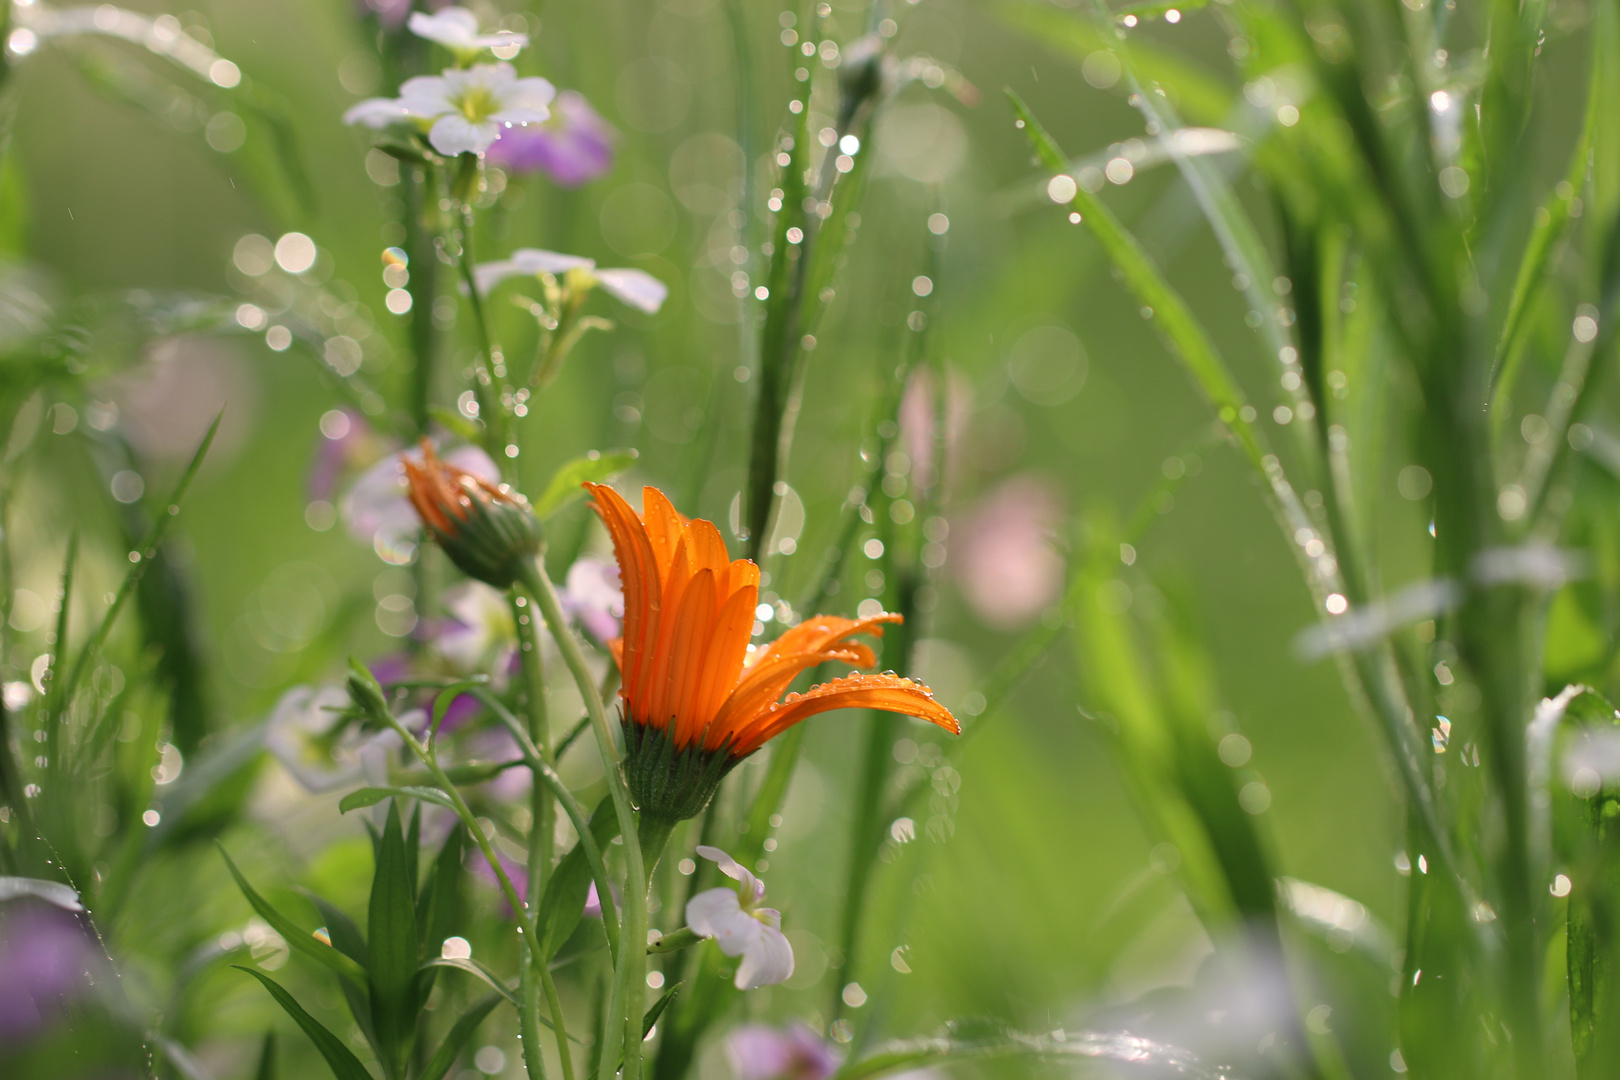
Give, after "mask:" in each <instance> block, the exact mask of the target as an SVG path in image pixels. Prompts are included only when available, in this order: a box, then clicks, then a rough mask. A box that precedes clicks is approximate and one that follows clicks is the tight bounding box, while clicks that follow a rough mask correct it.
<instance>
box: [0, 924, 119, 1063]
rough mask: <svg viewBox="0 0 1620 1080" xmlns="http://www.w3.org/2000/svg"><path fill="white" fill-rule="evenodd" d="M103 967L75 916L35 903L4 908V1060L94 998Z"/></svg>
mask: <svg viewBox="0 0 1620 1080" xmlns="http://www.w3.org/2000/svg"><path fill="white" fill-rule="evenodd" d="M104 967H105V962H104V960H103V958H102V954H101V951H100V950H99V949H98V948H97V947H96V943H95V940H94V939H93V938H92V937H91V936H90V933H89V931H88V930H87V929H86V927H85V925H84V924H83V923H81V922H80V921H79V919H78V918H76V917H75V916H74V915H73V914H72V913H70V912H68V911H66V910H64V909H63V908H61V907H59V906H56V905H52V904H45V903H39V902H36V901H31V900H29V901H22V902H19V903H14V904H8V905H6V907H5V908H4V909H0V1059H3V1058H5V1056H6V1054H5V1051H6V1049H7V1048H9V1047H16V1046H18V1045H19V1044H21V1043H22V1042H24V1041H26V1040H27V1039H28V1038H30V1037H31V1036H33V1035H35V1034H37V1033H38V1032H39V1031H40V1030H41V1029H43V1028H45V1027H46V1026H47V1025H48V1024H50V1023H51V1021H53V1020H54V1019H56V1018H57V1017H58V1016H59V1015H60V1014H61V1013H62V1012H64V1011H65V1010H66V1008H67V1007H68V1006H69V1005H70V1004H71V1003H72V1002H73V1001H75V1000H77V999H80V998H83V997H86V996H88V995H89V994H91V993H92V992H93V990H94V986H95V982H96V979H97V977H98V976H99V975H100V974H102V970H103V968H104Z"/></svg>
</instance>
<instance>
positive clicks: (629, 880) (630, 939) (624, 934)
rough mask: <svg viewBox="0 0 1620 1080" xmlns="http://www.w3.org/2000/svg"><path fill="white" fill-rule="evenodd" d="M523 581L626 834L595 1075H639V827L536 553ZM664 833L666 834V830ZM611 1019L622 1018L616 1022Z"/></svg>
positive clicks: (642, 961)
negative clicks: (587, 726) (577, 703)
mask: <svg viewBox="0 0 1620 1080" xmlns="http://www.w3.org/2000/svg"><path fill="white" fill-rule="evenodd" d="M523 587H524V589H525V591H527V592H528V593H529V596H530V597H531V598H532V599H533V600H534V602H535V603H536V604H538V605H539V606H540V612H541V614H542V615H544V616H545V620H546V626H547V627H548V628H549V629H550V630H551V636H552V638H553V639H555V640H556V642H557V648H558V649H559V650H560V651H561V652H562V655H563V662H564V663H565V664H567V665H568V671H569V673H570V674H571V675H573V677H574V682H575V683H576V684H577V685H578V686H579V694H580V697H582V698H584V699H585V710H586V712H588V713H589V714H590V717H591V726H592V728H593V729H594V730H595V732H596V748H597V751H598V752H599V753H600V754H601V755H602V771H603V773H605V774H606V776H607V781H608V791H609V792H610V793H611V795H612V796H613V809H614V812H615V813H616V814H617V815H618V818H619V834H620V836H622V837H623V838H624V862H625V869H624V914H623V922H622V923H621V924H620V928H619V940H620V941H621V942H623V947H622V948H621V949H619V957H618V963H617V964H615V965H614V970H613V990H612V996H611V998H610V1004H609V1009H608V1014H607V1018H606V1020H605V1022H604V1024H603V1029H604V1030H603V1032H602V1052H601V1057H600V1058H599V1059H598V1060H599V1062H600V1065H599V1071H598V1073H597V1076H598V1077H599V1080H614V1078H615V1076H619V1075H622V1076H623V1078H624V1080H640V1077H641V1046H642V1042H641V1020H642V1012H643V1009H644V1007H645V1002H646V996H647V991H646V985H647V950H646V949H642V948H637V947H636V945H637V943H638V942H643V941H645V940H646V939H647V870H648V868H647V866H646V865H645V864H644V863H643V862H642V853H641V841H640V837H639V829H638V828H637V826H636V815H635V811H634V810H633V809H632V808H631V805H630V789H629V786H628V785H627V784H626V783H625V779H624V770H623V769H622V768H621V767H620V760H621V759H620V755H619V748H618V744H617V743H615V742H614V739H613V727H612V725H611V724H610V723H609V722H608V715H607V707H606V706H605V705H603V704H602V695H601V694H600V693H598V692H597V689H596V680H595V679H594V678H593V677H592V675H591V670H590V668H589V667H588V666H587V665H586V663H585V654H584V653H583V652H582V651H580V647H579V641H578V639H577V638H575V636H574V634H573V631H572V630H571V629H570V628H569V626H568V620H567V618H565V617H564V616H563V611H562V604H561V603H559V602H558V600H557V590H556V588H555V587H554V586H553V585H552V584H551V578H550V577H548V576H547V574H546V568H545V565H544V564H543V562H542V561H541V560H539V559H534V560H532V561H526V562H525V563H524V573H523ZM665 838H666V839H667V838H668V834H667V833H666V834H665ZM615 1021H622V1024H621V1023H616V1022H615ZM621 1050H622V1051H623V1054H624V1070H623V1072H622V1073H620V1072H619V1070H618V1068H617V1064H618V1061H619V1055H620V1051H621Z"/></svg>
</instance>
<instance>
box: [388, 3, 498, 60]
mask: <svg viewBox="0 0 1620 1080" xmlns="http://www.w3.org/2000/svg"><path fill="white" fill-rule="evenodd" d="M405 25H406V27H407V29H409V30H410V32H411V33H413V34H415V35H416V36H417V37H420V38H427V39H428V40H429V41H431V42H434V43H435V44H438V45H443V46H444V47H445V48H447V49H449V50H450V51H451V52H453V53H455V54H456V56H457V58H458V59H462V60H470V59H472V58H473V57H474V56H477V55H478V54H479V53H481V52H483V51H484V50H485V49H495V50H496V55H497V56H500V57H502V58H510V57H513V56H516V55H517V54H518V50H520V49H522V48H523V46H525V45H527V44H528V43H529V35H528V34H515V33H513V32H512V31H510V30H497V31H496V32H495V33H493V34H480V33H479V32H478V16H476V15H474V14H473V13H472V12H470V11H468V10H467V9H466V8H464V7H447V8H445V9H444V10H442V11H437V12H435V13H433V14H432V15H429V14H428V13H427V12H425V11H413V12H412V13H411V17H410V20H409V21H408V22H407V23H406V24H405Z"/></svg>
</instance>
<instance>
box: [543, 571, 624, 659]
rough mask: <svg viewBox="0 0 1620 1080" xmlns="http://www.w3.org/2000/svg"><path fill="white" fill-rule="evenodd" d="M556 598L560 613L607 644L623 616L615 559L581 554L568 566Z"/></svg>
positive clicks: (613, 635)
mask: <svg viewBox="0 0 1620 1080" xmlns="http://www.w3.org/2000/svg"><path fill="white" fill-rule="evenodd" d="M558 599H560V600H561V601H562V608H563V613H564V614H566V615H567V616H568V617H569V618H570V619H572V620H574V621H575V622H576V623H578V624H579V625H580V627H581V628H583V629H584V631H585V632H586V633H588V634H590V635H591V637H593V638H595V639H596V640H597V641H599V642H602V643H603V644H606V643H607V642H609V641H612V640H613V639H614V638H616V637H618V636H619V620H620V619H623V618H624V592H623V590H622V589H621V587H620V585H619V567H618V564H617V563H611V562H608V561H607V560H605V559H597V558H593V557H592V556H590V555H583V556H581V557H580V558H579V559H577V560H576V561H575V562H574V565H573V566H570V567H569V568H568V580H567V581H566V582H565V583H564V585H563V588H562V591H561V593H560V594H559V596H558Z"/></svg>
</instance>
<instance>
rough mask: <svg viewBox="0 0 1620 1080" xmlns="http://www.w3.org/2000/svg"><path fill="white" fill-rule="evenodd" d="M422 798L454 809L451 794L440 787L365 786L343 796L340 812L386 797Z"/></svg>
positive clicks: (376, 801)
mask: <svg viewBox="0 0 1620 1080" xmlns="http://www.w3.org/2000/svg"><path fill="white" fill-rule="evenodd" d="M392 798H402V799H421V800H422V801H423V802H430V803H434V804H435V805H438V806H445V807H449V808H450V809H452V810H454V809H455V808H456V807H455V803H453V802H451V801H450V796H448V795H446V794H445V793H444V792H442V791H440V790H439V789H438V788H430V787H416V786H411V787H364V788H361V789H360V790H358V791H351V792H349V793H348V794H347V795H345V796H343V801H341V802H339V803H338V813H340V814H347V813H348V812H349V811H350V810H359V809H362V808H364V807H367V806H376V805H377V804H378V803H380V802H382V801H383V800H384V799H392Z"/></svg>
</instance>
